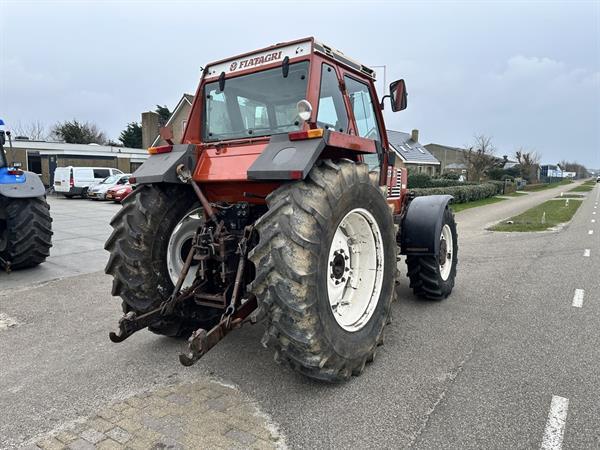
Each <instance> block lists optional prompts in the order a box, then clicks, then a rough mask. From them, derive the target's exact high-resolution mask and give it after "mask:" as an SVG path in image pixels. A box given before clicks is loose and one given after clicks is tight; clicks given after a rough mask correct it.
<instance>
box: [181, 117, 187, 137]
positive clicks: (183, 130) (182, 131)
mask: <svg viewBox="0 0 600 450" xmlns="http://www.w3.org/2000/svg"><path fill="white" fill-rule="evenodd" d="M185 127H187V119H186V120H182V121H181V135H182V136H183V133H185Z"/></svg>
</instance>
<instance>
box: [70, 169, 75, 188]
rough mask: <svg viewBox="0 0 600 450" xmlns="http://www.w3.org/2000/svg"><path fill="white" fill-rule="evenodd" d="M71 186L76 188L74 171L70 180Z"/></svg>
mask: <svg viewBox="0 0 600 450" xmlns="http://www.w3.org/2000/svg"><path fill="white" fill-rule="evenodd" d="M69 185H70V186H71V187H74V186H75V180H74V179H73V170H71V178H69Z"/></svg>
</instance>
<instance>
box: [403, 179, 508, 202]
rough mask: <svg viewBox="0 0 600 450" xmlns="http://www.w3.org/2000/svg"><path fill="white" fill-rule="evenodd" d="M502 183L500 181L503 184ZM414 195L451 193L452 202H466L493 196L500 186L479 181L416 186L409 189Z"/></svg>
mask: <svg viewBox="0 0 600 450" xmlns="http://www.w3.org/2000/svg"><path fill="white" fill-rule="evenodd" d="M503 184H504V183H500V185H503ZM410 192H412V193H413V194H414V195H415V196H416V197H422V196H424V195H452V196H453V197H454V201H453V203H467V202H472V201H475V200H482V199H484V198H489V197H493V196H494V195H497V194H499V193H501V192H502V187H501V186H500V187H499V186H498V184H497V183H491V182H487V183H481V184H471V185H466V186H464V185H462V186H448V187H434V188H418V189H411V190H410Z"/></svg>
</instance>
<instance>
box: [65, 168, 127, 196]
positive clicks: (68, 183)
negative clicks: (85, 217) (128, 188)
mask: <svg viewBox="0 0 600 450" xmlns="http://www.w3.org/2000/svg"><path fill="white" fill-rule="evenodd" d="M122 174H123V172H121V171H120V170H119V169H113V168H112V167H73V166H67V167H57V168H56V170H55V171H54V191H55V192H57V193H59V194H62V195H64V196H65V197H67V198H73V197H75V196H76V195H79V196H81V197H85V196H86V195H87V193H88V190H89V188H90V186H92V185H93V184H96V183H99V182H101V181H102V180H104V179H105V178H107V177H110V176H112V175H122Z"/></svg>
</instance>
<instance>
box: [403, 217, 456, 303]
mask: <svg viewBox="0 0 600 450" xmlns="http://www.w3.org/2000/svg"><path fill="white" fill-rule="evenodd" d="M439 239H440V247H441V250H440V256H407V257H406V265H407V267H408V278H409V279H410V287H411V288H412V290H413V292H414V294H415V295H416V296H417V297H420V298H424V299H428V300H444V299H445V298H447V297H448V296H449V295H450V293H451V292H452V289H453V288H454V279H455V278H456V266H457V264H458V234H457V232H456V222H455V220H454V214H453V213H452V211H451V210H450V208H448V207H446V209H445V210H444V215H443V219H442V230H441V232H440V237H439Z"/></svg>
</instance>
